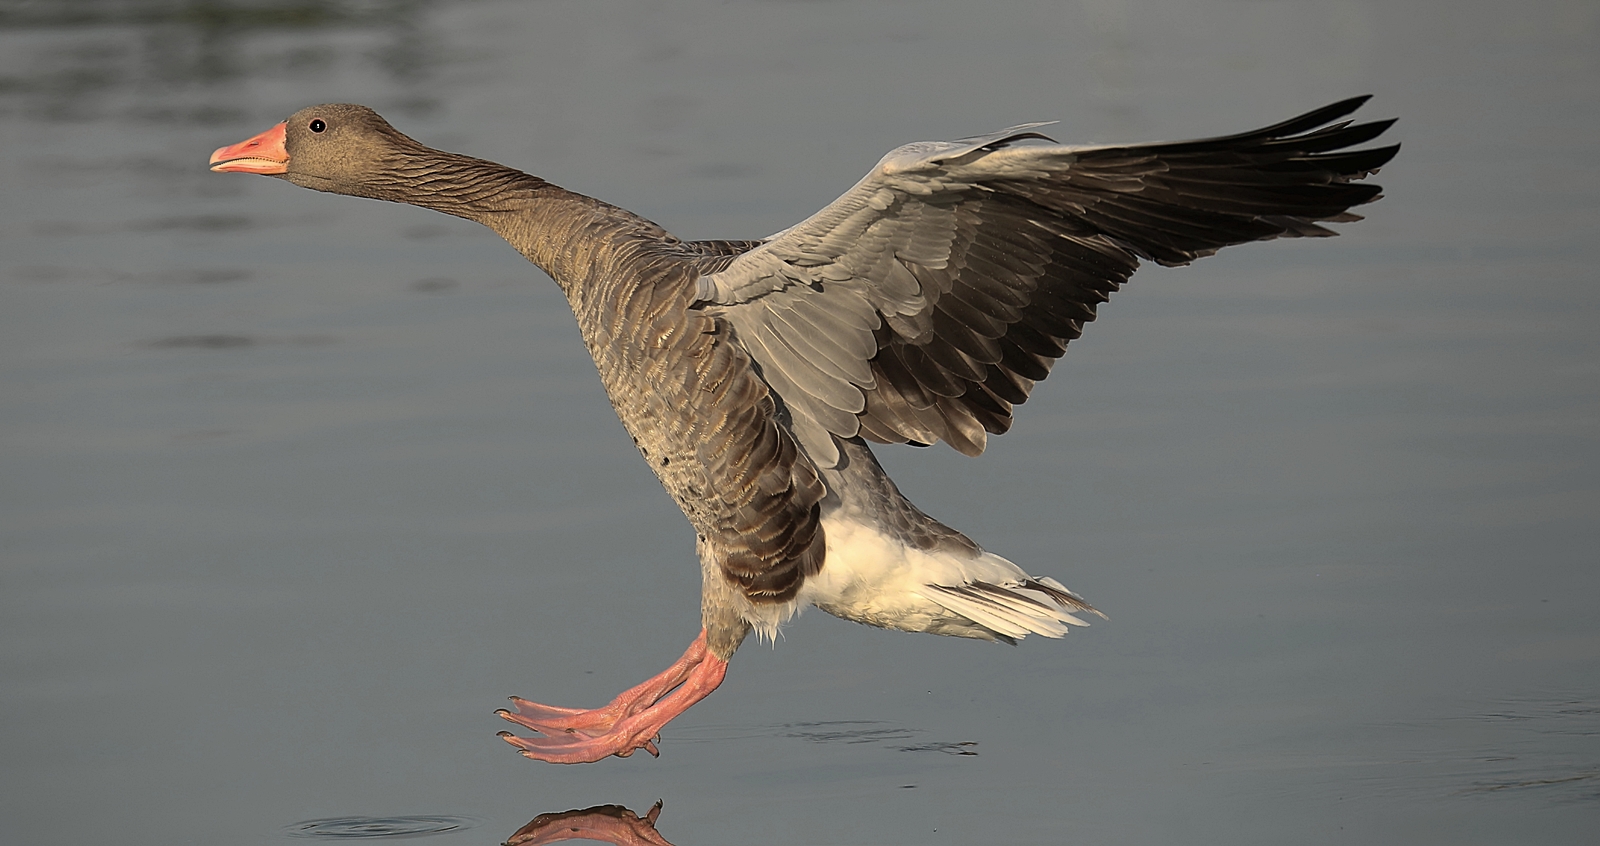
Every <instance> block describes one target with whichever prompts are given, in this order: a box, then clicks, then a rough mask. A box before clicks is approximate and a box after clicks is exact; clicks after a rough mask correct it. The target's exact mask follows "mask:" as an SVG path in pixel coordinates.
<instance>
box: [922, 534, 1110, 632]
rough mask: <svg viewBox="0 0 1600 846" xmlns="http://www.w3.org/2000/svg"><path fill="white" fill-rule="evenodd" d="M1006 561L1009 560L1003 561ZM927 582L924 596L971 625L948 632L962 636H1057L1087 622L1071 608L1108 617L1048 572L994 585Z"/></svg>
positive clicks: (1103, 617) (979, 582) (1085, 624)
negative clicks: (967, 627) (972, 625)
mask: <svg viewBox="0 0 1600 846" xmlns="http://www.w3.org/2000/svg"><path fill="white" fill-rule="evenodd" d="M984 554H985V555H989V553H984ZM993 557H995V558H999V556H993ZM1000 560H1001V561H1005V559H1003V558H1002V559H1000ZM1006 564H1011V562H1009V561H1006ZM1011 566H1015V565H1011ZM927 587H928V598H929V599H931V600H933V601H934V602H936V603H938V604H939V605H941V606H943V607H944V609H945V610H947V611H949V612H950V613H952V614H958V615H960V616H962V617H965V618H966V619H967V620H970V621H971V622H972V623H973V624H974V626H975V627H976V628H975V629H969V630H967V631H959V632H958V631H950V632H948V633H949V634H959V635H962V636H965V637H977V638H983V639H985V640H996V641H1004V642H1006V643H1016V642H1017V641H1018V640H1019V639H1021V638H1023V637H1025V636H1027V635H1030V634H1037V635H1044V636H1045V637H1062V636H1064V635H1065V634H1066V633H1067V631H1068V629H1067V627H1068V625H1073V626H1084V627H1087V626H1088V625H1089V623H1088V621H1086V620H1084V619H1083V618H1081V617H1078V616H1075V614H1074V612H1080V613H1088V614H1093V615H1095V616H1097V617H1099V618H1100V619H1102V620H1104V619H1108V618H1107V617H1106V615H1105V614H1103V613H1101V612H1100V610H1099V609H1097V608H1095V607H1094V606H1093V605H1090V604H1089V603H1088V602H1087V601H1085V600H1084V598H1083V597H1081V596H1079V595H1077V594H1076V593H1073V592H1072V591H1070V590H1068V589H1067V588H1066V586H1065V585H1063V584H1061V583H1060V582H1058V581H1056V580H1055V579H1052V578H1050V577H1049V576H1029V577H1026V578H1023V579H1019V580H1015V581H1013V580H1007V581H1004V582H1001V583H999V584H996V583H993V582H987V581H981V580H973V581H969V582H965V583H963V584H960V585H955V586H952V585H934V584H930V585H928V586H927Z"/></svg>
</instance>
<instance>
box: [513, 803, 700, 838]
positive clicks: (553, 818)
mask: <svg viewBox="0 0 1600 846" xmlns="http://www.w3.org/2000/svg"><path fill="white" fill-rule="evenodd" d="M659 816H661V803H660V802H657V803H656V804H655V807H653V808H651V809H650V810H649V811H648V812H646V813H645V815H644V816H643V817H640V816H638V815H636V814H634V813H633V812H632V811H630V810H628V809H627V808H624V807H622V806H621V805H596V806H595V807H593V808H584V809H583V810H581V811H566V812H564V813H560V814H540V815H539V816H537V817H534V818H533V821H532V822H530V823H528V824H527V825H525V826H523V827H522V828H519V829H517V833H516V834H513V835H511V837H509V838H507V840H506V842H505V846H544V844H546V843H559V842H561V841H563V840H598V841H600V842H602V843H613V844H616V846H672V844H671V843H668V842H667V841H666V840H665V839H664V838H663V837H662V836H661V835H660V834H659V833H658V832H657V831H656V818H657V817H659Z"/></svg>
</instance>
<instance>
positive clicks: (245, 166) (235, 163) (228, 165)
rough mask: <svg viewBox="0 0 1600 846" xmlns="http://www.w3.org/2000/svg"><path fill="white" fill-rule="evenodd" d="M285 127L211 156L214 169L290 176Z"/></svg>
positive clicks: (270, 130) (275, 128)
mask: <svg viewBox="0 0 1600 846" xmlns="http://www.w3.org/2000/svg"><path fill="white" fill-rule="evenodd" d="M285 128H286V126H285V124H281V123H280V124H278V125H277V126H274V127H273V128H271V129H269V130H267V131H266V132H263V133H261V134H260V135H257V136H256V137H254V138H250V139H247V140H245V141H240V142H239V143H237V144H234V145H231V146H228V147H218V148H217V151H216V152H215V153H212V154H211V169H212V170H214V171H216V172H218V173H265V174H274V173H288V172H289V151H288V150H285V149H284V147H283V139H284V130H285Z"/></svg>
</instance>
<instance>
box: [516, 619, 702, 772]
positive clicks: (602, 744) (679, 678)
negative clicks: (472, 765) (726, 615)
mask: <svg viewBox="0 0 1600 846" xmlns="http://www.w3.org/2000/svg"><path fill="white" fill-rule="evenodd" d="M727 672H728V662H726V661H724V660H722V659H721V658H718V657H717V656H715V655H713V654H711V653H710V652H709V651H708V650H707V649H706V633H705V631H704V630H702V631H701V632H700V636H699V637H697V638H695V641H694V643H692V644H690V646H689V649H688V651H687V652H685V653H683V657H682V658H679V659H678V660H677V661H676V662H675V663H673V665H672V666H671V667H668V668H667V669H666V671H665V672H662V673H661V674H659V675H657V676H654V677H652V678H650V679H649V680H648V681H646V682H645V683H643V684H641V685H639V686H637V687H634V688H631V689H629V690H627V691H625V692H623V693H622V694H621V695H620V696H618V697H617V698H616V699H614V700H612V701H611V704H609V705H606V706H605V707H603V708H596V709H594V710H592V711H583V710H579V709H576V708H557V707H553V706H549V705H540V704H538V703H535V702H529V701H527V700H525V699H520V698H517V697H512V702H513V703H514V705H515V707H516V709H517V710H516V713H512V712H510V711H506V710H504V709H502V710H499V711H496V712H495V713H497V714H499V715H500V716H501V717H503V718H505V719H507V720H510V721H511V722H514V723H517V724H518V725H522V726H526V727H528V728H531V729H533V730H534V731H537V732H540V733H541V734H544V735H547V736H546V737H517V736H515V735H513V734H512V733H511V732H508V731H503V732H500V737H502V738H505V740H506V742H507V743H510V744H511V745H513V746H516V747H517V748H519V749H521V750H522V755H523V756H525V757H528V758H532V759H534V760H536V761H549V762H550V763H553V764H578V763H590V762H593V761H598V760H600V759H601V758H604V757H606V756H608V755H616V756H618V757H622V758H626V757H628V756H629V755H632V754H633V752H634V750H635V749H643V750H645V751H646V752H649V753H650V754H651V755H658V754H660V752H659V751H658V750H657V749H656V745H655V743H654V740H655V738H657V737H659V736H660V733H661V729H662V727H663V726H665V725H666V724H667V723H669V722H671V721H672V719H673V718H675V717H677V716H678V715H679V714H682V713H683V712H684V711H687V710H689V707H690V706H691V705H693V704H694V703H696V702H699V701H700V700H702V699H704V698H706V696H707V695H709V694H710V693H711V691H713V690H716V689H717V685H720V684H722V679H723V677H724V676H725V675H726V674H727Z"/></svg>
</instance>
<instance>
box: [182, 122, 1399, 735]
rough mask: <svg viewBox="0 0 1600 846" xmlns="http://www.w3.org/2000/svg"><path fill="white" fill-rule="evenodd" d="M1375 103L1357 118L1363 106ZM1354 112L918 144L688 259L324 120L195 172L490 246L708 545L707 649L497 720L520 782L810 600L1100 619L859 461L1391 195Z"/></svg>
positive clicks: (982, 616) (279, 128)
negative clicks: (603, 694)
mask: <svg viewBox="0 0 1600 846" xmlns="http://www.w3.org/2000/svg"><path fill="white" fill-rule="evenodd" d="M1369 96H1370V95H1369ZM1367 99H1368V97H1367V96H1363V97H1354V98H1351V99H1347V100H1343V101H1341V102H1338V103H1334V104H1332V105H1329V106H1325V107H1323V108H1320V109H1316V110H1314V111H1311V112H1308V113H1306V114H1303V115H1301V116H1299V117H1295V118H1292V119H1290V120H1287V121H1284V122H1282V123H1278V124H1274V125H1272V126H1268V127H1266V128H1264V129H1258V130H1255V131H1253V132H1245V133H1241V134H1237V135H1227V136H1220V137H1212V138H1205V139H1200V140H1191V141H1178V142H1161V143H1150V144H1135V145H1125V146H1117V145H1110V146H1106V145H1092V146H1086V145H1079V146H1071V145H1064V144H1060V143H1057V142H1056V141H1055V140H1054V139H1052V138H1050V137H1048V136H1046V135H1044V134H1043V133H1042V132H1040V131H1039V130H1040V128H1041V127H1043V126H1046V125H1047V124H1042V123H1029V124H1022V125H1020V126H1013V127H1010V128H1008V129H1003V130H1000V131H999V132H993V133H989V134H986V135H978V136H974V137H970V138H962V139H960V140H957V141H932V142H926V141H925V142H917V143H912V144H907V145H905V146H902V147H899V148H897V149H895V150H893V151H891V152H890V153H889V154H888V155H886V156H884V157H883V159H882V160H880V161H879V162H878V163H877V165H876V166H875V167H873V168H872V170H871V171H870V172H869V173H868V174H867V175H866V176H864V177H863V178H862V179H861V180H860V181H859V182H857V183H856V184H855V186H854V187H853V188H851V189H850V190H849V191H846V192H845V193H844V194H843V195H841V196H840V197H839V198H838V199H836V200H834V201H833V202H832V203H830V204H828V205H827V206H826V207H825V208H823V209H822V210H821V211H819V212H817V213H816V214H814V215H812V216H811V217H810V218H808V219H806V220H804V221H802V222H800V223H799V224H797V225H795V226H793V227H790V228H789V229H785V230H784V231H782V232H779V233H777V234H776V235H772V236H770V237H767V238H764V239H761V240H726V241H724V240H711V241H684V240H680V239H679V238H677V237H674V236H673V235H671V234H670V233H668V232H667V231H666V230H665V229H663V228H662V227H660V226H658V225H656V224H655V223H652V222H651V221H649V220H646V219H644V218H642V217H640V216H638V215H635V214H633V213H631V212H628V211H626V210H624V209H621V208H618V207H616V206H613V205H609V204H607V203H605V202H602V201H600V200H596V199H593V198H590V197H587V196H584V195H582V194H578V193H575V192H572V191H569V190H566V189H564V188H561V187H558V186H556V185H553V184H551V183H549V182H546V181H545V180H543V179H540V178H539V177H537V176H533V175H530V174H527V173H524V172H522V171H519V170H516V169H514V168H510V167H506V166H504V165H500V164H496V163H494V162H490V161H485V160H483V159H477V158H471V157H468V156H464V155H458V154H455V153H447V152H442V151H440V150H435V149H431V148H429V147H426V146H424V145H423V144H421V143H419V142H417V141H414V140H412V139H411V138H409V137H407V136H406V135H404V134H401V133H400V132H399V131H398V130H397V129H395V128H394V127H393V126H391V125H390V124H389V123H388V121H386V120H384V119H383V118H382V117H380V116H379V115H378V113H377V112H375V111H373V110H372V109H370V108H368V107H366V106H360V105H352V104H328V105H320V106H312V107H310V108H306V109H302V110H300V111H298V112H295V113H294V115H292V116H291V117H289V118H288V119H287V120H286V121H284V122H282V123H279V124H277V125H276V126H273V127H272V128H271V129H268V130H267V131H265V132H263V133H261V134H259V135H256V136H254V137H252V138H249V139H247V140H245V141H242V142H239V143H237V144H233V145H230V146H226V147H222V148H219V149H218V150H217V151H216V152H215V153H213V154H212V156H211V169H212V170H214V171H218V172H231V173H251V174H260V175H265V176H272V177H276V178H278V179H284V180H287V181H289V182H292V183H294V184H295V185H300V186H303V187H306V188H312V189H315V190H318V191H327V192H332V193H336V194H347V195H352V196H357V197H368V198H372V199H376V200H385V201H389V202H396V203H408V204H410V205H415V206H421V207H423V208H428V209H433V210H435V211H439V212H443V213H445V214H449V215H454V216H456V217H460V218H465V219H467V220H472V221H476V222H478V223H481V224H484V225H485V226H488V227H489V228H490V229H493V230H494V231H495V232H496V233H497V234H499V235H500V236H501V237H502V238H504V239H505V240H506V241H507V242H509V243H510V244H511V246H513V247H515V248H516V249H517V251H518V252H520V253H522V255H523V256H525V257H526V258H527V259H528V260H529V261H531V262H532V263H533V264H534V265H536V266H537V267H538V268H540V269H541V270H543V271H544V272H545V273H546V274H548V275H549V276H550V278H551V279H553V280H554V281H555V283H556V284H557V285H559V286H560V288H561V290H562V291H563V292H564V293H565V294H566V297H567V300H568V302H569V303H570V304H571V307H572V312H573V314H574V315H575V316H576V318H577V323H578V327H579V328H580V330H581V332H582V335H583V339H584V342H585V344H586V345H587V346H588V348H589V352H590V353H591V354H592V355H593V357H594V363H595V366H596V368H597V369H598V370H599V374H600V381H601V382H602V384H604V386H605V389H606V393H607V394H608V395H609V397H610V399H611V403H612V405H613V406H614V407H615V408H616V412H617V416H618V417H620V418H621V420H622V423H623V426H624V427H625V428H626V429H627V431H628V433H629V434H630V435H631V436H632V438H633V441H634V444H635V445H636V446H637V447H638V450H639V453H640V455H641V456H642V457H643V458H644V460H645V461H646V462H648V463H649V465H650V468H651V469H652V470H653V471H655V473H656V475H657V476H658V477H659V478H660V480H661V483H662V485H663V486H664V487H665V488H666V490H667V492H668V493H669V494H670V495H671V496H672V498H673V500H674V501H675V502H677V504H678V506H679V507H680V508H681V509H682V510H683V513H684V516H685V517H687V518H688V520H689V522H690V523H691V524H692V525H693V527H694V530H695V534H696V550H697V552H698V556H699V561H700V571H701V580H702V592H701V623H702V627H701V630H700V633H699V635H698V636H697V637H696V638H695V639H694V641H693V642H692V643H691V644H690V646H689V648H688V650H687V651H685V652H684V653H683V655H682V657H680V658H679V659H678V660H677V661H676V662H674V663H673V664H672V665H671V666H670V667H668V668H667V669H666V670H665V671H663V672H662V673H660V674H658V675H656V676H654V677H652V678H650V679H648V680H646V681H645V682H643V683H642V684H640V685H638V686H636V687H633V688H631V689H629V690H627V691H625V692H623V693H622V694H620V695H618V696H617V697H616V699H614V700H613V701H611V702H610V703H609V704H607V705H605V706H603V707H600V708H594V709H579V708H563V707H556V706H551V705H542V704H539V703H535V702H531V701H528V700H526V699H522V698H519V697H512V706H513V707H512V709H510V710H507V709H502V710H500V711H497V712H496V713H497V714H499V715H500V716H501V717H503V718H505V719H506V720H509V721H511V722H512V723H515V724H517V725H519V726H521V727H523V728H525V729H528V730H531V732H532V734H530V735H529V736H518V735H516V734H513V733H511V732H509V731H502V732H500V737H502V738H503V739H504V740H505V741H507V742H508V743H510V744H512V745H513V746H514V747H516V748H517V749H518V750H519V751H520V753H521V754H522V755H524V756H526V757H528V758H532V759H535V760H540V761H549V762H552V763H579V762H594V761H599V760H601V759H604V758H606V757H609V756H612V755H616V756H620V757H628V756H630V755H632V754H633V753H634V752H635V751H637V750H639V749H643V750H645V751H647V752H649V753H650V754H651V755H653V756H654V755H659V749H658V747H657V745H656V744H657V741H659V740H660V738H661V731H662V729H663V727H665V726H666V725H667V723H668V722H670V721H671V720H672V719H674V718H675V717H677V716H678V715H680V714H682V713H683V712H684V711H686V710H687V709H688V708H689V707H691V706H692V705H694V704H695V703H696V702H699V701H700V700H702V699H704V698H705V697H706V696H707V695H708V694H710V693H711V692H712V691H713V690H715V689H716V688H717V687H718V685H720V684H721V683H722V681H723V679H724V678H725V676H726V673H727V668H728V661H729V659H730V658H732V656H733V653H734V650H736V649H737V648H738V647H739V645H740V643H741V642H742V641H744V640H745V638H746V636H747V635H749V634H750V633H751V632H752V631H754V632H756V633H757V634H758V635H759V636H764V637H767V638H771V637H773V636H774V635H775V634H776V632H777V631H778V628H779V626H780V625H782V624H783V623H784V622H785V621H786V620H788V619H789V618H790V617H791V616H792V615H794V614H795V613H796V612H797V611H798V610H799V609H800V608H802V607H804V606H806V605H815V606H817V607H818V608H821V609H822V610H823V611H826V612H828V613H829V614H833V615H835V616H838V617H842V618H844V619H846V620H853V621H856V622H859V623H865V624H867V625H872V626H879V627H883V628H888V629H899V630H904V631H911V632H929V633H932V634H939V635H951V636H955V637H967V638H979V639H983V640H989V641H998V642H1006V643H1015V642H1016V641H1017V640H1019V639H1021V638H1022V637H1024V636H1026V635H1030V634H1036V635H1042V636H1044V637H1051V638H1056V637H1061V636H1062V635H1065V634H1066V633H1067V631H1068V627H1069V626H1086V625H1088V623H1087V621H1086V620H1085V619H1084V617H1086V616H1089V615H1097V616H1100V617H1102V618H1103V617H1104V616H1105V615H1104V614H1101V613H1100V612H1099V611H1098V610H1097V609H1095V608H1094V607H1093V606H1092V605H1090V604H1089V603H1088V602H1087V601H1086V600H1084V598H1083V597H1081V596H1079V595H1078V594H1076V593H1074V592H1073V591H1071V590H1069V589H1068V588H1067V587H1066V586H1065V585H1063V584H1062V583H1061V582H1059V581H1057V580H1056V579H1054V578H1052V577H1050V576H1044V575H1033V574H1031V571H1029V570H1025V569H1023V568H1022V567H1019V566H1018V565H1016V564H1014V563H1012V562H1011V561H1009V560H1007V559H1006V558H1003V557H1001V556H999V555H997V554H995V553H993V552H990V551H988V550H987V549H985V548H983V547H982V546H979V545H978V544H977V543H976V542H974V541H973V540H972V539H970V538H968V537H967V536H966V535H964V534H962V533H961V532H959V531H957V530H955V529H953V528H951V527H949V526H947V525H945V524H944V523H941V522H939V521H938V520H935V519H934V518H932V517H930V516H928V515H927V514H925V513H923V512H922V511H921V510H920V509H918V508H917V507H916V506H915V505H913V504H912V503H911V502H910V501H909V500H907V499H906V497H905V496H903V495H902V494H901V493H900V491H899V489H898V488H896V487H895V484H894V482H893V481H891V480H890V478H889V477H888V475H887V474H886V473H885V472H884V470H883V468H882V467H881V466H880V465H879V464H878V461H877V460H876V458H875V457H874V455H873V452H872V449H871V447H870V446H869V443H870V444H913V445H918V446H932V445H934V444H937V443H939V442H941V441H942V442H944V443H946V444H948V445H949V446H950V447H953V448H954V449H956V450H957V451H959V452H961V453H963V454H965V455H969V456H976V455H978V454H980V453H982V452H983V450H984V447H985V445H986V443H987V439H988V436H990V435H999V434H1003V433H1004V432H1006V431H1007V430H1008V429H1009V428H1010V427H1011V423H1012V416H1013V414H1014V412H1015V408H1016V406H1018V405H1020V404H1022V403H1023V402H1025V401H1026V400H1027V399H1028V397H1029V395H1030V393H1031V392H1032V390H1033V388H1034V386H1035V384H1037V383H1038V382H1039V381H1041V380H1043V379H1044V378H1045V377H1046V376H1048V375H1049V373H1050V369H1051V367H1052V366H1053V365H1054V364H1055V361H1056V359H1058V358H1060V357H1061V355H1062V354H1063V353H1064V352H1065V351H1066V347H1067V344H1068V343H1069V342H1070V341H1072V340H1073V339H1075V338H1078V337H1079V336H1080V335H1081V333H1082V331H1083V328H1084V326H1085V325H1086V324H1088V323H1089V322H1090V321H1093V320H1094V319H1095V312H1096V307H1097V306H1098V305H1099V304H1100V303H1102V302H1105V301H1106V300H1107V298H1108V297H1109V296H1110V294H1112V293H1113V292H1115V291H1117V290H1118V289H1119V288H1120V287H1121V286H1122V284H1123V283H1125V282H1126V281H1127V280H1128V277H1129V276H1130V275H1131V274H1132V273H1133V272H1134V270H1135V269H1137V268H1138V267H1139V264H1140V262H1153V263H1155V264H1158V265H1165V266H1176V265H1183V264H1187V263H1189V262H1190V261H1192V260H1194V259H1196V258H1199V257H1202V256H1207V255H1210V254H1212V253H1214V252H1216V251H1217V250H1218V249H1220V248H1222V247H1225V246H1229V245H1233V244H1242V243H1245V242H1248V241H1264V240H1270V239H1273V238H1299V237H1315V236H1329V235H1333V234H1335V233H1334V232H1333V230H1330V229H1328V228H1327V227H1326V226H1324V225H1323V224H1326V223H1347V222H1351V221H1355V220H1360V219H1361V218H1360V217H1359V216H1358V215H1355V214H1353V213H1351V212H1350V211H1349V210H1350V209H1351V208H1353V207H1355V206H1359V205H1362V204H1364V203H1369V202H1372V201H1373V200H1375V199H1377V198H1378V197H1379V193H1380V188H1379V186H1377V185H1374V184H1371V183H1370V182H1365V181H1362V180H1364V178H1365V177H1367V176H1368V175H1370V174H1372V173H1373V172H1375V171H1376V170H1377V169H1378V168H1379V166H1381V165H1383V164H1385V163H1386V162H1388V161H1389V160H1390V159H1391V158H1392V157H1393V156H1394V155H1395V154H1396V152H1397V151H1398V150H1399V145H1397V144H1396V145H1391V146H1383V147H1368V148H1365V149H1352V148H1355V147H1357V146H1359V145H1363V144H1366V143H1367V142H1369V141H1372V140H1373V139H1375V138H1377V137H1378V136H1379V135H1381V134H1382V133H1383V132H1384V131H1385V130H1386V129H1388V128H1389V126H1390V125H1391V124H1393V123H1394V121H1393V120H1392V119H1391V120H1378V121H1373V122H1369V123H1355V122H1354V121H1353V120H1351V119H1345V118H1346V116H1347V115H1350V114H1351V113H1353V112H1354V111H1355V110H1356V109H1357V108H1359V107H1360V106H1361V105H1362V104H1363V103H1364V102H1365V101H1366V100H1367Z"/></svg>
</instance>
